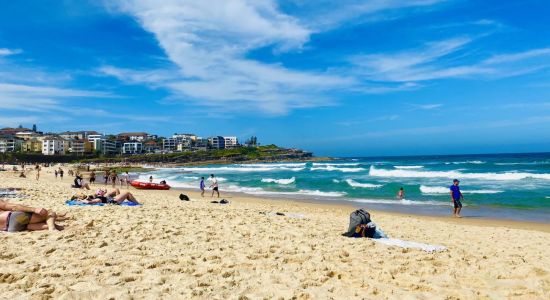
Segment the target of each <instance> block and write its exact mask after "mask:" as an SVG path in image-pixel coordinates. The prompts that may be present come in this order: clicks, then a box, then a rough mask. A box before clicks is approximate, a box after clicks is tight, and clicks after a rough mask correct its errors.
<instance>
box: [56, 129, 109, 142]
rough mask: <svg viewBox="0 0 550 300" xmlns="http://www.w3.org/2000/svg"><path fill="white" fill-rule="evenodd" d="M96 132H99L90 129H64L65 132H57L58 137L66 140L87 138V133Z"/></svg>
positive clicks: (92, 133) (93, 133) (94, 133)
mask: <svg viewBox="0 0 550 300" xmlns="http://www.w3.org/2000/svg"><path fill="white" fill-rule="evenodd" d="M97 134H99V132H97V131H93V130H90V131H65V132H61V133H59V134H58V135H59V137H61V138H63V139H66V140H71V139H76V140H85V139H87V138H88V136H89V135H97Z"/></svg>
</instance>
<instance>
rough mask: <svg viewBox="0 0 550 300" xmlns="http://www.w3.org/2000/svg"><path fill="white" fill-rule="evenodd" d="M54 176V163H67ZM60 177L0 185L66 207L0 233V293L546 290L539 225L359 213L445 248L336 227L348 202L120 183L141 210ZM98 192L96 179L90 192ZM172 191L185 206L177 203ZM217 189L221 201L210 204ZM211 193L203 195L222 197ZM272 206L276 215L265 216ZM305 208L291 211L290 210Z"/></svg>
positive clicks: (544, 228) (354, 295) (545, 243)
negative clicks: (106, 201)
mask: <svg viewBox="0 0 550 300" xmlns="http://www.w3.org/2000/svg"><path fill="white" fill-rule="evenodd" d="M65 171H66V168H65ZM71 183H72V178H67V177H65V178H64V179H63V181H61V180H59V179H57V180H56V179H54V176H53V168H43V171H42V174H41V178H40V180H38V181H37V180H35V178H34V176H33V173H32V172H31V173H30V174H29V176H28V177H27V178H18V177H17V174H16V173H13V172H0V188H22V190H21V191H20V192H21V193H23V194H25V195H26V197H25V198H22V199H21V200H17V199H8V200H7V201H14V202H17V203H24V204H28V205H32V206H38V207H46V208H48V209H53V210H55V211H60V212H68V213H69V215H71V216H72V217H73V218H74V220H71V221H67V222H64V225H65V226H66V229H65V230H63V231H61V232H53V233H50V232H24V233H15V234H1V235H0V241H1V242H2V243H0V245H1V246H0V253H2V254H1V255H2V259H3V267H2V271H0V273H1V274H0V288H1V290H0V295H2V296H3V297H25V298H41V297H42V298H50V297H51V298H56V299H96V298H110V297H114V298H117V299H130V298H133V299H145V298H152V297H155V298H202V299H204V298H210V299H238V298H241V299H244V298H249V299H254V298H279V297H283V298H293V297H295V298H297V299H308V298H315V299H318V298H336V299H361V298H373V299H385V298H394V299H395V298H411V299H415V298H418V299H425V298H448V299H479V298H482V299H483V298H485V299H490V298H519V299H545V298H548V295H550V258H549V255H548V249H550V232H549V227H550V226H548V225H547V224H541V223H529V222H513V221H499V220H486V219H482V220H478V219H469V218H463V219H454V218H452V217H429V216H418V215H410V214H400V213H392V212H384V211H377V210H370V209H368V206H367V209H368V210H369V211H370V212H371V214H372V218H373V221H374V222H375V223H376V224H377V225H378V226H380V227H381V228H382V229H383V230H384V231H385V232H386V233H387V234H388V235H389V236H390V237H393V238H397V239H401V240H405V241H413V242H419V243H425V244H430V245H442V246H445V247H446V248H447V250H446V251H443V252H434V253H427V252H424V251H421V250H415V249H403V248H399V247H395V246H386V245H382V244H379V243H375V242H373V241H371V240H369V239H351V238H346V237H343V236H341V234H342V233H343V232H344V231H345V230H346V229H347V226H348V221H349V214H350V213H351V212H352V211H353V210H354V208H353V207H351V206H348V205H335V204H329V203H305V202H298V201H290V200H288V199H278V200H273V199H271V198H270V199H263V198H262V197H251V196H248V195H246V196H245V195H240V194H233V193H231V194H225V193H224V192H223V189H222V198H225V199H227V200H229V201H230V204H228V205H221V204H213V203H210V201H211V200H213V199H211V198H210V197H209V196H210V195H209V193H208V197H205V198H204V199H203V198H201V197H200V195H199V193H198V191H195V190H179V189H172V190H170V191H152V190H136V189H133V188H130V189H129V190H130V191H131V192H132V193H133V194H134V195H135V196H136V197H137V199H138V200H139V201H140V202H142V203H143V206H142V207H124V206H111V205H110V206H106V207H70V206H66V205H65V204H64V200H66V199H68V198H69V197H70V196H71V195H72V194H73V193H74V192H82V190H77V189H71V188H70V187H69V186H70V184H71ZM99 187H105V185H103V184H95V185H94V186H93V187H92V189H96V188H99ZM180 193H185V194H188V195H189V196H190V198H191V201H181V200H179V198H178V195H179V194H180ZM222 198H220V199H222ZM220 199H215V200H220ZM276 212H281V213H284V214H286V215H285V216H278V215H273V214H271V213H276ZM292 216H303V217H292Z"/></svg>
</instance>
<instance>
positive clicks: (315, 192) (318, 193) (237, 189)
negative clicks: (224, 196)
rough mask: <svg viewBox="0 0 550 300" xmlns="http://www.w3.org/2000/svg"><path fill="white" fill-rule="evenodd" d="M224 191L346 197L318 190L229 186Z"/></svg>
mask: <svg viewBox="0 0 550 300" xmlns="http://www.w3.org/2000/svg"><path fill="white" fill-rule="evenodd" d="M224 190H226V191H228V192H237V193H245V194H251V195H271V196H285V195H287V196H292V195H294V196H318V197H343V196H345V195H346V193H345V192H323V191H319V190H298V191H296V192H277V191H266V190H264V189H262V188H249V187H241V186H236V185H230V186H228V187H226V188H225V189H224Z"/></svg>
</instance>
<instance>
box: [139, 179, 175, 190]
mask: <svg viewBox="0 0 550 300" xmlns="http://www.w3.org/2000/svg"><path fill="white" fill-rule="evenodd" d="M130 184H131V185H132V186H133V187H135V188H136V189H140V190H169V189H170V186H169V185H167V184H160V183H152V182H139V181H135V180H134V181H132V182H131V183H130Z"/></svg>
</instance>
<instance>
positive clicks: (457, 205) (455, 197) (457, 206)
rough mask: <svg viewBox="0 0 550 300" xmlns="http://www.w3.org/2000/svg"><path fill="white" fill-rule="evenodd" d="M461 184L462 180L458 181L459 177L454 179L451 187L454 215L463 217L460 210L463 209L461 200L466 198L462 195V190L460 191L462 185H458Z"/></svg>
mask: <svg viewBox="0 0 550 300" xmlns="http://www.w3.org/2000/svg"><path fill="white" fill-rule="evenodd" d="M459 184H460V181H458V179H455V180H453V185H451V187H450V190H451V202H452V203H453V205H454V211H453V212H454V216H455V217H457V218H462V216H461V215H460V211H461V210H462V202H461V200H464V196H462V192H460V187H458V185H459Z"/></svg>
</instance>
